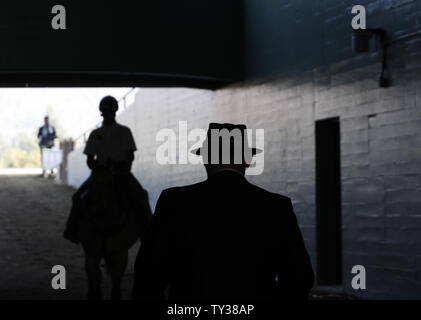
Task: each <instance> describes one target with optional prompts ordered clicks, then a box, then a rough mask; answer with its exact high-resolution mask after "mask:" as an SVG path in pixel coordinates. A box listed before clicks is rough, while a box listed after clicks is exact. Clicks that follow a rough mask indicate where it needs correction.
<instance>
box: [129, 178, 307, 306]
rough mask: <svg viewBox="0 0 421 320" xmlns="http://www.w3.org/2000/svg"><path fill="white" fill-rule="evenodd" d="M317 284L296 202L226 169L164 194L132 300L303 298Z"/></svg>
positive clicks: (138, 269)
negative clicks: (297, 217)
mask: <svg viewBox="0 0 421 320" xmlns="http://www.w3.org/2000/svg"><path fill="white" fill-rule="evenodd" d="M313 281H314V274H313V270H312V267H311V263H310V259H309V256H308V253H307V251H306V248H305V246H304V242H303V238H302V236H301V232H300V230H299V228H298V225H297V219H296V217H295V214H294V212H293V207H292V204H291V200H290V199H289V198H287V197H284V196H281V195H279V194H275V193H271V192H268V191H266V190H263V189H261V188H259V187H257V186H255V185H252V184H251V183H249V182H247V180H246V179H245V178H244V177H243V176H242V175H241V174H239V173H236V172H233V171H221V172H219V173H217V174H215V175H214V176H211V177H210V178H209V179H208V180H206V181H204V182H201V183H198V184H194V185H190V186H185V187H177V188H171V189H167V190H164V191H163V192H162V194H161V196H160V198H159V200H158V203H157V205H156V210H155V214H154V216H153V219H152V223H151V226H150V228H149V232H148V234H147V236H146V238H145V240H144V242H143V243H142V245H141V248H140V250H139V253H138V256H137V259H136V264H135V283H134V289H133V298H135V299H151V300H159V299H163V298H164V295H165V290H166V288H168V291H167V293H168V298H169V299H170V300H208V299H218V300H221V299H231V300H232V299H235V300H237V299H273V298H304V299H305V298H306V297H307V295H308V292H309V290H310V289H311V287H312V286H313Z"/></svg>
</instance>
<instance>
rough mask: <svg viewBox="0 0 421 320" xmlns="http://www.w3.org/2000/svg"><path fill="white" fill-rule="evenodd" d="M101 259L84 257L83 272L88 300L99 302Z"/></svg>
mask: <svg viewBox="0 0 421 320" xmlns="http://www.w3.org/2000/svg"><path fill="white" fill-rule="evenodd" d="M100 262H101V259H99V258H98V257H93V256H86V257H85V270H86V275H87V277H88V299H89V300H101V299H102V295H101V269H100V266H99V264H100Z"/></svg>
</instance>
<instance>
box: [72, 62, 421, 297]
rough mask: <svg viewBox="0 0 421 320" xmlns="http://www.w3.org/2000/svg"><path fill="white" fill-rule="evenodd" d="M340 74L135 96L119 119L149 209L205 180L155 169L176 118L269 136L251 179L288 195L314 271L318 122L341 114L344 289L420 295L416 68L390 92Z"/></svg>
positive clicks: (169, 168)
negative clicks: (360, 270) (362, 272)
mask: <svg viewBox="0 0 421 320" xmlns="http://www.w3.org/2000/svg"><path fill="white" fill-rule="evenodd" d="M418 62H419V61H418ZM342 65H343V64H342ZM337 69H339V67H337V68H336V67H335V66H331V67H330V68H319V69H315V70H313V71H311V72H308V73H307V74H303V75H300V76H297V77H296V78H287V79H278V80H276V81H272V82H268V83H264V84H239V85H235V86H232V87H229V88H225V89H221V90H217V91H207V90H195V89H181V88H171V89H143V88H141V89H139V91H138V93H137V96H136V99H135V103H134V104H133V105H132V106H131V107H129V108H128V109H127V110H126V111H125V112H124V113H122V114H121V115H120V116H119V118H118V121H119V122H121V123H123V124H125V125H128V126H129V127H130V128H131V129H132V131H133V134H134V137H135V140H136V143H137V146H138V149H139V151H138V152H137V153H136V160H135V163H134V166H133V172H134V173H135V175H136V176H137V178H138V179H139V180H140V182H141V183H142V184H143V186H144V187H145V188H146V189H147V190H148V191H149V194H150V200H151V204H152V207H154V206H155V203H156V200H157V198H158V197H159V194H160V192H161V191H162V190H163V189H165V188H169V187H172V186H178V185H186V184H190V183H194V182H197V181H200V180H202V179H205V171H204V168H203V167H201V166H200V165H198V166H194V165H190V164H186V165H165V166H161V165H159V164H158V163H157V161H156V158H155V153H156V150H157V147H158V146H159V145H160V144H161V143H160V142H157V141H156V134H157V132H158V131H159V130H160V129H163V128H172V129H174V130H176V132H177V130H178V121H187V122H188V128H189V130H191V129H193V128H203V129H206V128H207V126H208V124H209V122H212V121H216V122H234V123H245V124H246V125H247V126H248V127H249V128H252V129H265V170H264V172H263V174H261V175H259V176H250V177H248V179H249V180H250V181H252V182H253V183H256V184H258V185H259V186H262V187H264V188H267V189H268V190H270V191H273V192H278V193H281V194H285V195H287V196H289V197H291V198H292V200H293V203H294V207H295V211H296V213H297V216H298V220H299V223H300V226H301V229H302V231H303V235H304V238H305V241H306V244H307V247H308V250H309V252H310V254H311V257H312V261H313V265H314V266H316V263H315V262H316V260H315V259H316V252H315V235H316V234H315V232H316V231H315V145H314V143H315V139H314V130H315V124H314V123H315V121H316V120H319V119H325V118H328V117H335V116H339V117H340V118H341V167H342V173H341V174H342V197H343V199H342V208H343V209H342V210H343V211H342V216H343V268H344V269H343V272H344V288H345V290H346V291H347V292H348V293H350V294H354V295H358V296H361V297H366V298H421V109H420V101H421V99H420V95H421V89H420V88H421V72H419V71H420V69H417V71H416V72H415V71H413V69H411V70H407V69H404V68H403V69H399V70H395V73H394V75H393V76H394V80H395V81H394V86H392V87H391V88H388V89H383V88H378V85H377V82H376V80H375V77H373V74H374V73H373V72H376V71H378V70H379V66H378V65H372V66H368V67H364V68H357V69H353V70H351V71H346V72H338V71H335V70H337ZM332 70H333V71H332ZM373 70H374V71H373ZM73 158H75V157H72V156H71V158H70V161H69V163H70V169H69V170H72V165H71V163H72V161H73ZM79 160H80V159H79ZM78 170H79V169H78ZM356 264H362V265H364V266H366V268H367V290H365V291H354V290H353V289H352V288H351V286H350V283H351V278H352V274H351V268H352V266H353V265H356Z"/></svg>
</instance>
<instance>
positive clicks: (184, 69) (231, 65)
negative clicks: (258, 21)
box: [0, 0, 243, 89]
mask: <svg viewBox="0 0 421 320" xmlns="http://www.w3.org/2000/svg"><path fill="white" fill-rule="evenodd" d="M56 4H57V3H56V2H55V1H48V0H38V1H28V0H24V1H23V0H14V1H2V2H1V3H0V36H1V48H2V50H1V51H0V86H4V87H21V86H35V87H36V86H53V87H54V86H70V87H71V86H158V87H166V86H188V87H197V88H209V89H213V88H217V87H220V86H223V85H225V84H229V83H232V82H235V81H238V80H241V79H242V77H243V22H242V19H243V18H242V1H241V0H232V1H226V0H212V1H210V0H209V1H197V0H177V1H174V0H153V1H131V0H120V1H113V2H105V1H99V0H90V1H74V0H73V1H69V0H67V1H60V5H63V6H64V7H65V9H66V27H67V28H66V30H54V29H53V28H52V27H51V20H52V18H53V17H54V14H52V13H51V9H52V7H53V6H54V5H56Z"/></svg>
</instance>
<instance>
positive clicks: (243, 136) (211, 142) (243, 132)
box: [191, 122, 262, 164]
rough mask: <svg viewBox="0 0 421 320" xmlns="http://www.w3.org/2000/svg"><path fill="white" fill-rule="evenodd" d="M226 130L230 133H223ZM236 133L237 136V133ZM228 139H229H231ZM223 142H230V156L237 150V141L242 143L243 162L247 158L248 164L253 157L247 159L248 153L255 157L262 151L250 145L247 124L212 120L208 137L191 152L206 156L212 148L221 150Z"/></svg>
mask: <svg viewBox="0 0 421 320" xmlns="http://www.w3.org/2000/svg"><path fill="white" fill-rule="evenodd" d="M212 132H215V134H212ZM221 132H222V134H221ZM224 132H225V133H228V134H227V135H226V134H223V133H224ZM236 133H237V136H236V135H235V134H236ZM215 138H217V140H215ZM224 138H225V139H224ZM227 139H229V141H228V140H227ZM236 140H237V141H236ZM221 142H222V143H221ZM223 143H226V144H227V143H229V150H230V156H231V155H232V153H233V152H236V150H235V146H236V143H237V144H238V143H241V151H242V152H243V154H242V159H243V162H244V160H246V161H245V162H246V163H248V164H250V161H251V159H245V158H246V156H247V155H250V156H251V157H253V156H254V155H256V154H259V153H261V152H262V150H260V149H257V148H254V147H250V146H249V145H248V140H247V127H246V125H244V124H232V123H215V122H212V123H210V124H209V128H208V131H207V133H206V139H205V141H204V142H203V145H202V147H201V148H198V149H193V150H191V153H193V154H195V155H198V156H204V154H206V153H207V155H208V157H209V156H210V154H211V150H214V149H213V148H215V147H217V148H218V150H219V151H221V149H222V145H223ZM221 153H222V152H220V153H219V156H221Z"/></svg>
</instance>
